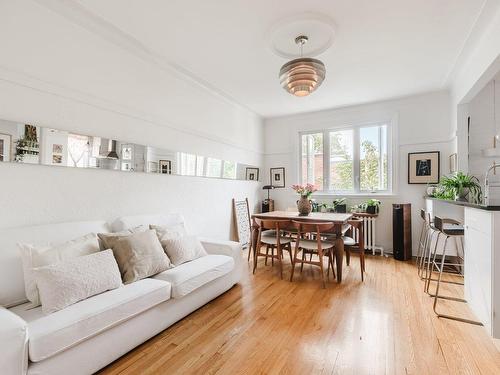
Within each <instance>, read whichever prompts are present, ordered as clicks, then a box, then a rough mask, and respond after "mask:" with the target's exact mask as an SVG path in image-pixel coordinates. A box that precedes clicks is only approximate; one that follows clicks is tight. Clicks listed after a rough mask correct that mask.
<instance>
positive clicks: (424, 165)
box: [408, 151, 440, 184]
mask: <svg viewBox="0 0 500 375" xmlns="http://www.w3.org/2000/svg"><path fill="white" fill-rule="evenodd" d="M439 163H440V153H439V151H430V152H411V153H409V154H408V183H409V184H437V183H439V174H440V169H439V168H440V166H439Z"/></svg>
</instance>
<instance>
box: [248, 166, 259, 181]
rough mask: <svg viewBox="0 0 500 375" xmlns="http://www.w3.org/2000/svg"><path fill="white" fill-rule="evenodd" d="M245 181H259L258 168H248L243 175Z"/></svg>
mask: <svg viewBox="0 0 500 375" xmlns="http://www.w3.org/2000/svg"><path fill="white" fill-rule="evenodd" d="M245 180H248V181H259V168H248V167H247V169H246V173H245Z"/></svg>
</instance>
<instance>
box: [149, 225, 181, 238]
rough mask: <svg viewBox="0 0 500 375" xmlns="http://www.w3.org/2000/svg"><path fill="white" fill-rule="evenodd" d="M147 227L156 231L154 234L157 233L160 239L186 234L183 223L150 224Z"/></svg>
mask: <svg viewBox="0 0 500 375" xmlns="http://www.w3.org/2000/svg"><path fill="white" fill-rule="evenodd" d="M149 229H154V230H155V231H156V234H157V235H158V239H159V240H160V241H162V240H166V239H169V238H177V237H182V236H186V235H187V232H186V228H184V225H183V224H176V225H170V226H165V225H150V226H149Z"/></svg>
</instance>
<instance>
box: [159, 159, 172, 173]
mask: <svg viewBox="0 0 500 375" xmlns="http://www.w3.org/2000/svg"><path fill="white" fill-rule="evenodd" d="M159 167H160V173H161V174H172V161H170V160H160V162H159Z"/></svg>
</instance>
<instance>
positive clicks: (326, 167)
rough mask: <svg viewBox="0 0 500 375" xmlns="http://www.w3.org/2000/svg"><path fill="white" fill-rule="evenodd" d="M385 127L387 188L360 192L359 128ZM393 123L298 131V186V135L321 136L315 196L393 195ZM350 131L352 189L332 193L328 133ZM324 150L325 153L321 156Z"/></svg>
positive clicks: (300, 175) (382, 121)
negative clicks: (320, 171) (319, 181)
mask: <svg viewBox="0 0 500 375" xmlns="http://www.w3.org/2000/svg"><path fill="white" fill-rule="evenodd" d="M383 125H385V126H386V127H387V140H386V142H387V189H385V190H376V191H370V190H361V180H360V161H361V160H360V137H359V136H360V129H361V128H369V127H377V126H383ZM396 128H397V127H396V124H395V120H394V119H389V120H379V121H370V122H364V123H358V124H355V125H342V126H332V127H328V128H324V129H315V130H303V131H299V132H298V135H299V136H298V158H297V159H298V163H297V164H298V177H299V180H300V181H301V183H303V182H304V181H302V172H303V171H302V136H304V135H308V134H318V133H321V134H322V137H323V186H322V187H319V186H317V188H318V191H317V192H316V193H315V195H348V196H383V195H396V181H397V180H396V176H395V173H394V171H395V170H397V169H396V165H397V160H396V158H395V155H397V152H396V147H397V145H396V141H395V140H396V139H397V135H396ZM345 130H352V131H353V155H352V156H353V169H354V170H353V180H354V181H353V182H354V190H334V189H330V188H329V187H330V166H331V160H330V159H331V157H330V151H331V150H330V133H332V132H337V131H345ZM325 151H328V153H327V155H326V156H325Z"/></svg>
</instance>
